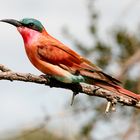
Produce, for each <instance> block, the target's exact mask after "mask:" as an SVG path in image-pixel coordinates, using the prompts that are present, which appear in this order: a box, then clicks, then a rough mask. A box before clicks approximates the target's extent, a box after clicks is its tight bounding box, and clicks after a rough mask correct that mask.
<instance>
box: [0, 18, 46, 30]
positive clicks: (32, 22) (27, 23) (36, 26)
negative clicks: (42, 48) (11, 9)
mask: <svg viewBox="0 0 140 140" xmlns="http://www.w3.org/2000/svg"><path fill="white" fill-rule="evenodd" d="M0 21H2V22H6V23H9V24H12V25H14V26H16V27H27V28H30V29H33V30H35V31H38V32H42V31H43V29H44V27H43V25H42V24H41V22H40V21H38V20H36V19H34V18H24V19H22V20H20V21H17V20H14V19H4V20H0Z"/></svg>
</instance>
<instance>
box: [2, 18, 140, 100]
mask: <svg viewBox="0 0 140 140" xmlns="http://www.w3.org/2000/svg"><path fill="white" fill-rule="evenodd" d="M0 22H6V23H9V24H12V25H14V26H15V27H16V28H17V30H18V32H19V33H20V34H21V36H22V38H23V41H24V46H25V51H26V54H27V56H28V58H29V60H30V61H31V63H32V64H33V65H34V66H35V67H36V68H37V69H38V70H40V71H41V72H42V73H44V74H45V75H49V76H51V77H53V78H55V79H56V80H58V81H60V82H63V83H70V84H71V83H72V84H77V83H78V84H79V83H86V84H90V85H95V86H98V87H99V88H103V89H105V90H108V91H111V92H114V93H116V94H118V95H125V96H127V97H131V98H133V99H135V100H140V96H139V95H138V94H135V93H133V92H131V91H129V90H127V89H125V88H123V87H122V86H121V85H120V81H119V80H117V79H116V78H114V77H112V76H110V75H108V74H106V73H105V72H103V70H102V69H101V68H99V67H98V66H96V65H95V64H93V63H92V62H91V61H89V60H88V59H86V58H84V57H82V56H81V55H79V54H78V53H76V52H75V51H73V50H72V49H71V48H69V47H68V46H67V45H65V44H63V43H61V42H60V41H59V40H57V39H55V38H54V37H53V36H51V35H50V34H49V33H48V32H47V30H46V29H45V28H44V26H43V25H42V23H41V22H40V21H39V20H36V19H34V18H23V19H22V20H15V19H3V20H0ZM74 96H75V94H73V98H72V102H73V100H74Z"/></svg>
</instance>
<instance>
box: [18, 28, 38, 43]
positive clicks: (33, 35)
mask: <svg viewBox="0 0 140 140" xmlns="http://www.w3.org/2000/svg"><path fill="white" fill-rule="evenodd" d="M17 29H18V31H19V32H20V34H21V35H22V37H23V40H24V43H25V45H31V44H32V43H33V42H35V41H37V39H38V37H39V36H40V33H39V32H37V31H35V30H32V29H29V28H27V27H18V28H17Z"/></svg>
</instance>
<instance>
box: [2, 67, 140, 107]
mask: <svg viewBox="0 0 140 140" xmlns="http://www.w3.org/2000/svg"><path fill="white" fill-rule="evenodd" d="M0 80H10V81H24V82H32V83H38V84H44V85H48V86H50V87H57V88H64V89H69V90H71V91H73V92H76V93H79V92H80V93H84V94H87V95H89V96H98V97H101V98H105V99H107V100H108V101H110V102H111V104H112V106H113V108H112V109H115V106H114V105H115V104H116V103H117V102H119V103H121V104H122V105H127V106H133V107H136V108H140V100H139V99H137V100H135V99H133V98H131V97H128V96H125V95H118V94H116V93H112V92H110V91H108V90H105V89H102V88H99V87H98V86H95V85H88V84H85V83H80V84H66V83H62V82H59V81H57V80H55V79H53V78H52V77H45V75H44V76H36V75H33V74H30V73H18V72H13V71H11V70H10V69H8V68H6V67H5V66H4V65H0ZM114 101H115V102H114Z"/></svg>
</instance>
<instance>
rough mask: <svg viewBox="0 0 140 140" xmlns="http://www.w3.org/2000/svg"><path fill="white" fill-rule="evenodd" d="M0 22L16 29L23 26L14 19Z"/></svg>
mask: <svg viewBox="0 0 140 140" xmlns="http://www.w3.org/2000/svg"><path fill="white" fill-rule="evenodd" d="M0 22H6V23H9V24H12V25H14V26H16V27H20V26H23V25H22V23H21V22H20V21H17V20H15V19H2V20H0Z"/></svg>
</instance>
